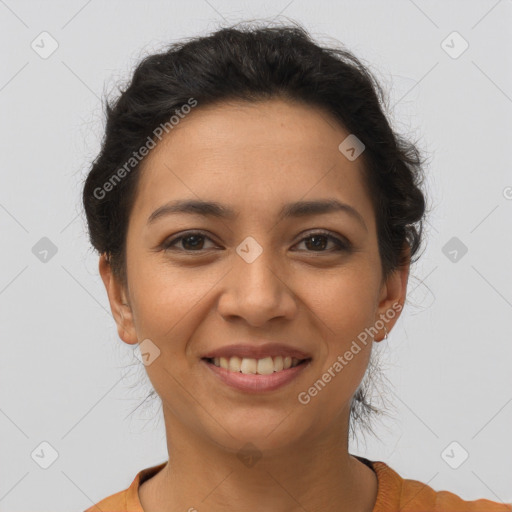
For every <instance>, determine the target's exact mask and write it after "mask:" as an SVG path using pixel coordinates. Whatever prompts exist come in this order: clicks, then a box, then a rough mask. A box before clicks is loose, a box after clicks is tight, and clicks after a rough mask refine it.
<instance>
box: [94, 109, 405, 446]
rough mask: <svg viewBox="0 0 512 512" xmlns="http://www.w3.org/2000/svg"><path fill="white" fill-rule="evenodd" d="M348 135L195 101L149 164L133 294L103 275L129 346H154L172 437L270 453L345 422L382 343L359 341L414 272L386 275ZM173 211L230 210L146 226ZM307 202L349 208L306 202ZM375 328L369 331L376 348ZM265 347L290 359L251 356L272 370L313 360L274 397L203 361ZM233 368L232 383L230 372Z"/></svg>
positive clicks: (330, 124)
mask: <svg viewBox="0 0 512 512" xmlns="http://www.w3.org/2000/svg"><path fill="white" fill-rule="evenodd" d="M348 135H349V133H348V132H347V131H345V130H344V129H343V128H342V127H341V126H339V125H338V124H337V123H336V121H335V120H334V119H333V118H332V117H330V116H329V114H327V113H325V112H323V111H319V110H318V109H317V108H314V107H311V106H306V105H302V104H295V103H290V102H284V101H281V100H270V101H266V102H261V103H252V104H249V103H242V102H233V103H229V104H228V103H222V104H218V105H216V106H210V107H206V108H201V105H200V104H199V105H198V106H197V108H196V109H195V110H193V111H192V112H191V113H190V114H189V115H188V116H187V117H185V118H184V119H183V120H181V121H180V123H179V124H178V125H177V126H175V127H174V128H173V129H172V130H171V131H170V132H169V134H167V135H166V137H165V138H163V139H162V141H161V142H160V143H159V144H158V145H157V146H156V148H154V149H153V150H151V151H150V153H149V155H148V156H147V157H146V159H145V161H144V162H143V168H142V170H141V172H142V174H141V180H140V182H139V186H138V191H137V197H136V200H135V203H134V206H133V210H132V212H131V217H130V222H129V228H128V234H127V276H128V277H127V282H128V285H127V289H124V288H122V286H121V285H120V284H119V283H118V282H117V281H116V280H115V279H113V277H112V275H111V273H110V269H109V266H108V264H107V263H106V261H105V259H104V257H102V258H101V259H100V272H101V275H102V278H103V280H104V282H105V286H106V287H107V291H108V293H109V300H110V304H111V307H112V311H113V313H114V316H115V318H116V322H117V325H118V332H119V335H120V337H121V338H122V339H123V340H124V341H125V342H126V343H129V344H136V343H137V342H142V341H143V340H146V341H144V343H145V345H144V344H142V345H141V349H142V350H141V351H142V352H144V353H146V356H144V357H145V364H146V370H147V372H148V376H149V378H150V380H151V382H152V384H153V386H154V388H155V390H156V392H157V393H158V395H159V396H160V397H161V399H162V403H163V411H164V415H165V418H166V425H167V428H168V429H169V428H171V429H175V430H176V431H177V430H178V429H182V431H183V432H185V431H186V432H188V434H190V433H193V434H194V435H196V436H199V438H200V439H202V440H204V441H208V442H214V443H216V444H217V445H220V446H222V447H224V448H228V449H233V450H237V449H239V448H240V447H242V446H243V445H245V444H246V443H247V442H251V443H252V444H254V445H255V446H256V447H258V449H260V450H264V449H270V448H278V447H280V448H282V447H286V446H291V445H293V444H296V443H299V442H300V443H303V442H306V441H308V442H311V441H313V440H314V439H320V438H324V439H325V435H328V433H329V432H331V433H332V434H333V435H335V433H337V434H336V435H339V433H340V429H345V428H346V427H347V425H348V418H349V408H350V401H351V398H352V396H353V395H354V393H355V391H356V389H357V387H358V386H359V384H360V382H361V379H362V378H363V375H364V373H365V370H366V367H367V364H368V359H369V356H370V352H371V348H372V341H373V340H372V338H371V336H368V334H367V333H368V331H366V343H364V342H362V341H361V340H363V339H364V338H365V335H364V333H365V329H369V328H370V327H372V326H375V324H376V322H377V320H379V319H380V318H381V316H380V315H387V314H388V312H389V311H392V312H393V316H392V317H391V319H389V320H388V321H386V323H385V325H386V327H387V330H388V331H390V330H391V328H392V326H393V324H394V322H395V321H396V320H397V318H398V316H399V310H397V308H396V304H397V303H398V304H400V305H402V304H403V301H404V298H405V288H406V283H407V272H408V269H406V270H403V271H401V272H395V273H394V274H392V275H391V276H390V278H389V279H388V280H387V281H386V282H383V281H382V274H381V262H380V259H379V251H378V245H377V232H376V224H375V218H374V212H373V208H372V204H371V202H370V197H369V196H368V193H367V190H366V188H365V186H364V182H363V175H362V172H363V169H362V165H363V162H362V158H356V159H355V160H350V159H348V158H347V157H346V156H345V155H344V154H343V153H342V152H341V151H340V150H339V149H338V146H339V145H340V143H341V142H342V141H343V140H344V139H345V138H346V137H347V136H348ZM177 201H204V202H213V203H216V205H219V206H220V209H217V208H211V207H210V208H204V209H199V208H196V209H195V210H194V209H191V210H190V211H188V212H176V211H175V212H171V211H168V212H167V213H165V211H161V212H160V214H158V215H156V216H154V215H153V217H152V214H154V212H155V211H156V210H157V209H159V208H162V207H163V206H165V205H172V204H174V203H176V202H177ZM313 201H314V202H321V203H324V202H326V201H338V202H339V203H343V204H345V205H348V206H347V207H345V208H341V209H338V208H332V209H329V208H310V209H309V210H308V209H307V208H299V207H297V203H303V202H313ZM293 205H295V206H293ZM299 206H300V205H299ZM302 206H304V205H302ZM227 211H229V212H232V215H229V214H227V215H226V216H221V215H220V213H223V212H227ZM282 212H284V214H283V215H281V213H282ZM197 232H200V233H197ZM313 235H314V236H313ZM329 236H332V237H334V238H332V239H331V238H329ZM178 237H183V238H181V239H180V240H174V241H173V239H176V238H178ZM336 240H339V243H340V245H338V244H337V242H336ZM123 303H126V304H128V305H123ZM393 304H395V307H393ZM389 316H390V315H389ZM386 318H388V317H386ZM377 325H378V327H380V329H379V328H377V332H378V334H376V335H375V332H376V331H371V332H373V333H374V336H375V338H376V339H377V340H381V339H382V337H383V336H384V329H383V328H382V324H381V322H379V324H377ZM147 340H150V341H147ZM354 342H356V346H357V347H359V350H357V349H356V348H354V347H355V346H354ZM266 343H278V344H281V345H282V347H281V349H282V350H278V349H277V348H270V351H269V352H270V354H269V353H267V352H265V351H262V352H259V353H257V354H259V355H261V356H262V357H259V358H257V359H264V360H265V361H264V362H263V363H261V364H260V366H259V368H260V369H261V371H262V372H265V371H268V368H269V363H272V362H275V363H276V364H277V367H276V368H275V369H279V367H280V362H279V360H278V358H277V356H278V355H279V354H281V355H282V356H285V354H286V352H287V351H290V353H291V350H292V349H293V350H296V351H300V352H302V353H303V355H305V356H307V358H308V360H307V361H306V362H305V363H303V364H301V365H300V367H297V369H295V370H282V371H283V372H284V374H286V375H288V374H289V375H290V376H292V377H293V378H288V379H283V382H281V381H280V382H281V384H280V385H278V384H279V383H277V384H276V382H274V388H271V387H267V388H265V387H264V388H263V389H259V390H257V389H255V388H254V386H255V385H257V384H255V382H257V379H261V380H260V381H259V382H264V383H267V384H264V385H268V382H267V381H269V380H270V379H269V377H268V376H267V377H264V376H260V375H252V376H248V377H245V379H246V380H247V381H248V382H249V383H248V384H247V386H248V387H246V388H244V389H242V388H241V387H240V386H243V384H240V385H239V386H238V387H237V385H236V384H232V382H233V381H234V378H233V375H232V374H233V372H230V370H229V369H228V370H226V369H223V368H222V369H218V368H216V367H215V368H213V367H212V363H211V362H207V361H206V360H205V359H204V357H205V356H207V355H208V354H211V353H212V352H214V351H216V350H217V349H225V348H227V350H228V352H227V353H226V355H229V354H234V355H236V354H238V355H239V356H240V357H241V356H244V355H245V356H247V355H249V356H250V355H251V354H252V352H251V350H257V349H261V348H265V347H264V345H265V344H266ZM233 345H237V347H231V346H233ZM240 345H242V346H245V347H243V348H242V349H241V348H240ZM244 348H245V349H246V350H247V352H242V350H243V349H244ZM283 350H284V352H283ZM158 351H159V352H158ZM350 351H352V352H351V353H352V357H350V356H349V355H348V356H345V354H347V352H350ZM255 353H256V352H255ZM263 356H265V357H263ZM268 357H272V361H270V360H269V359H268ZM276 358H277V359H276ZM228 359H229V358H228ZM246 359H252V358H251V357H249V358H247V357H246ZM341 361H343V363H341ZM236 362H237V360H236V359H233V360H232V361H231V363H228V364H232V365H234V366H233V368H236ZM238 362H240V361H238ZM283 362H285V360H284V359H283ZM336 363H338V364H336ZM244 365H245V366H244ZM257 365H258V363H257V364H256V368H258V366H257ZM242 366H244V368H249V369H250V368H251V366H252V363H251V362H245V363H244V362H242ZM340 366H341V369H340ZM270 371H272V367H270ZM228 372H229V373H230V374H231V378H229V379H228V380H229V383H227V382H226V381H225V380H223V379H222V378H221V377H220V374H221V373H222V374H227V373H228ZM278 373H279V372H274V373H272V377H271V378H274V379H275V377H276V375H278ZM282 375H283V374H281V376H278V379H276V381H277V380H279V379H282V378H283V377H282ZM326 375H327V377H326ZM237 376H238V377H240V374H237ZM329 376H330V378H329ZM235 377H236V376H235ZM319 379H320V380H321V381H322V382H321V383H320V384H319V383H318V381H319ZM239 380H240V379H238V380H237V382H238V381H239ZM315 383H316V387H315ZM311 388H314V389H313V391H311ZM315 390H316V393H315ZM343 431H344V430H343Z"/></svg>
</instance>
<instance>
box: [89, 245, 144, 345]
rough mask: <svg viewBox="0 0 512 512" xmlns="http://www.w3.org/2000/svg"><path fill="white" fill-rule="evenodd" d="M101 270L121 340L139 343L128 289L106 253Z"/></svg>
mask: <svg viewBox="0 0 512 512" xmlns="http://www.w3.org/2000/svg"><path fill="white" fill-rule="evenodd" d="M98 267H99V272H100V275H101V279H102V281H103V284H104V286H105V289H106V291H107V296H108V301H109V303H110V310H111V311H112V315H113V317H114V320H115V322H116V325H117V333H118V335H119V337H120V338H121V340H123V341H124V342H125V343H128V344H129V345H135V344H137V343H138V339H137V335H136V331H135V324H134V319H133V313H132V310H131V307H130V305H129V301H128V299H127V297H126V290H125V289H124V286H123V285H122V284H121V283H120V282H119V280H118V279H117V278H116V276H115V275H114V274H113V272H112V267H111V265H110V262H109V260H108V258H107V256H106V254H101V255H100V260H99V264H98Z"/></svg>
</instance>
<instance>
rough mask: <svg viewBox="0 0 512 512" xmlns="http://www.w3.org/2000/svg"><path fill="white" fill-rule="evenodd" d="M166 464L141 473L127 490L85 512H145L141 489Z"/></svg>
mask: <svg viewBox="0 0 512 512" xmlns="http://www.w3.org/2000/svg"><path fill="white" fill-rule="evenodd" d="M166 464H167V462H163V463H161V464H158V465H157V466H151V467H149V468H146V469H143V470H142V471H139V472H138V473H137V475H136V476H135V478H134V479H133V481H132V483H131V484H130V486H129V487H128V488H127V489H125V490H124V491H119V492H116V493H115V494H112V495H111V496H108V497H107V498H104V499H102V500H101V501H100V502H98V503H96V504H95V505H93V506H92V507H90V508H88V509H87V510H85V511H84V512H144V510H143V509H142V505H141V503H140V500H139V488H140V486H141V484H142V483H144V482H145V481H146V480H149V479H150V478H151V477H153V476H154V475H156V474H157V473H158V472H159V471H160V470H161V469H162V468H163V467H164V466H165V465H166Z"/></svg>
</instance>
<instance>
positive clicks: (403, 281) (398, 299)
mask: <svg viewBox="0 0 512 512" xmlns="http://www.w3.org/2000/svg"><path fill="white" fill-rule="evenodd" d="M404 252H405V254H406V256H407V260H406V261H407V264H406V265H404V266H403V267H399V268H397V269H395V270H394V271H393V272H391V274H390V275H389V276H388V277H387V279H386V280H385V282H384V283H383V285H382V291H381V294H380V298H379V306H378V311H377V316H378V317H377V318H375V321H376V322H377V320H379V319H382V321H383V322H384V325H385V326H386V330H387V332H388V333H389V332H391V329H392V328H393V326H394V325H395V323H396V321H397V320H398V318H399V317H400V314H401V313H402V310H403V307H404V303H405V298H406V294H407V281H408V280H409V270H410V266H411V257H410V255H411V251H410V247H409V245H408V244H405V246H404ZM386 330H384V329H382V338H381V339H380V340H375V341H382V339H383V338H384V335H385V332H386Z"/></svg>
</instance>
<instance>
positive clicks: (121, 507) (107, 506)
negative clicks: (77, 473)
mask: <svg viewBox="0 0 512 512" xmlns="http://www.w3.org/2000/svg"><path fill="white" fill-rule="evenodd" d="M127 494H128V489H125V490H124V491H119V492H116V493H115V494H112V495H111V496H108V497H107V498H104V499H102V500H101V501H99V502H98V503H96V505H93V506H92V507H90V508H88V509H87V510H85V511H84V512H100V511H101V512H110V511H114V510H115V511H116V512H121V511H123V512H124V511H127V510H128V508H127V507H128V505H127V503H126V502H127Z"/></svg>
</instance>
